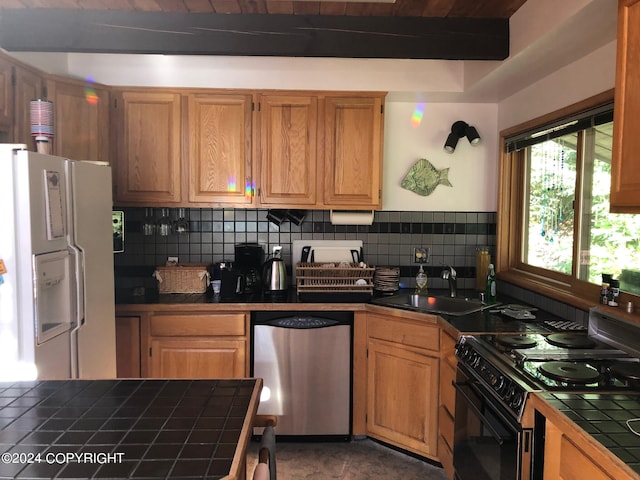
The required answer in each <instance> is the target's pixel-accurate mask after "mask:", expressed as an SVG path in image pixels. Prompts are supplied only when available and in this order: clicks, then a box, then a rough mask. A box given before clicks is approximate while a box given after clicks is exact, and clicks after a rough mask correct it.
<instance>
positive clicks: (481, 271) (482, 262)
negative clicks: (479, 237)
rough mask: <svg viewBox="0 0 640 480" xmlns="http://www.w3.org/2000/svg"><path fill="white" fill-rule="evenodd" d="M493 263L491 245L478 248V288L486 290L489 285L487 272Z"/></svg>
mask: <svg viewBox="0 0 640 480" xmlns="http://www.w3.org/2000/svg"><path fill="white" fill-rule="evenodd" d="M490 263H491V254H490V253H489V247H477V248H476V290H477V291H479V292H484V291H485V287H486V285H487V272H488V271H489V264H490Z"/></svg>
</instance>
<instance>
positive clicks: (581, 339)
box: [546, 333, 596, 348]
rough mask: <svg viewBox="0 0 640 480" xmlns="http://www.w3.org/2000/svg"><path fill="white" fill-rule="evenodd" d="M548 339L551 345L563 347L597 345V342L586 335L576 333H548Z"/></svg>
mask: <svg viewBox="0 0 640 480" xmlns="http://www.w3.org/2000/svg"><path fill="white" fill-rule="evenodd" d="M546 340H547V343H549V344H551V345H554V346H556V347H563V348H593V347H595V346H596V342H594V341H593V340H591V339H590V338H589V337H587V336H586V335H577V334H575V333H553V334H551V335H547V337H546Z"/></svg>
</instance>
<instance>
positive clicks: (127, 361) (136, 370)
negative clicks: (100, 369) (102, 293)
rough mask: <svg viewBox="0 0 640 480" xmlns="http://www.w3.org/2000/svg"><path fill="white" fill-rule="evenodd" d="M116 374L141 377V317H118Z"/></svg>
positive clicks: (125, 376) (123, 376)
mask: <svg viewBox="0 0 640 480" xmlns="http://www.w3.org/2000/svg"><path fill="white" fill-rule="evenodd" d="M116 374H117V376H118V378H140V376H141V370H140V317H138V316H134V317H126V316H118V317H116Z"/></svg>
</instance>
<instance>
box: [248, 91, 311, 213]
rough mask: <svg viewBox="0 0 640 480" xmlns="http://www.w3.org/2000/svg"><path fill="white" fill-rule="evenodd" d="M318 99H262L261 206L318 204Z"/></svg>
mask: <svg viewBox="0 0 640 480" xmlns="http://www.w3.org/2000/svg"><path fill="white" fill-rule="evenodd" d="M317 129H318V99H317V96H309V95H305V96H292V95H262V96H261V97H260V162H259V163H260V169H261V170H260V171H261V173H260V185H259V192H260V203H261V204H262V205H266V206H269V205H273V206H284V205H287V206H313V205H315V204H316V203H317V194H316V192H317V190H318V187H317V179H318V177H317V145H316V138H317Z"/></svg>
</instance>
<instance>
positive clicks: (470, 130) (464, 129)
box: [444, 120, 480, 153]
mask: <svg viewBox="0 0 640 480" xmlns="http://www.w3.org/2000/svg"><path fill="white" fill-rule="evenodd" d="M465 136H466V137H467V140H469V143H470V144H471V145H477V144H478V143H479V142H480V134H479V133H478V130H476V127H472V126H471V125H469V124H468V123H467V122H463V121H462V120H458V121H457V122H454V123H453V125H451V133H450V134H449V136H448V137H447V141H446V142H444V149H445V151H447V152H448V153H453V152H454V150H455V149H456V145H458V140H460V139H461V138H462V137H465Z"/></svg>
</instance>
